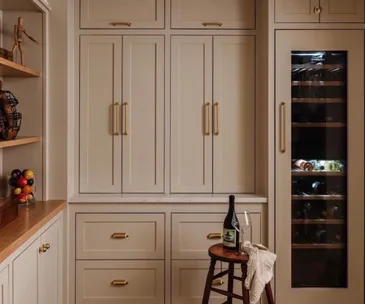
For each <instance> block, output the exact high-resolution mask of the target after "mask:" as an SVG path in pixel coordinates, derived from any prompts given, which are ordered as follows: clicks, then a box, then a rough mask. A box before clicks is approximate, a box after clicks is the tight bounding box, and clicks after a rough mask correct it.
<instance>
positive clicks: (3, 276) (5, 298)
mask: <svg viewBox="0 0 365 304" xmlns="http://www.w3.org/2000/svg"><path fill="white" fill-rule="evenodd" d="M9 287H10V286H9V267H8V266H6V268H5V269H3V270H2V271H1V272H0V304H10V296H9V295H10V293H9Z"/></svg>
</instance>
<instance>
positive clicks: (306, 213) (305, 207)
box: [303, 202, 313, 219]
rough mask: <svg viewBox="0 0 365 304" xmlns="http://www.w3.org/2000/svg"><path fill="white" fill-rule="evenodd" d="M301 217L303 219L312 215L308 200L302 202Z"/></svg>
mask: <svg viewBox="0 0 365 304" xmlns="http://www.w3.org/2000/svg"><path fill="white" fill-rule="evenodd" d="M303 218H304V219H311V218H313V216H312V204H311V203H309V202H306V203H304V205H303Z"/></svg>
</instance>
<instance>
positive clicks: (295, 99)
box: [292, 98, 345, 103]
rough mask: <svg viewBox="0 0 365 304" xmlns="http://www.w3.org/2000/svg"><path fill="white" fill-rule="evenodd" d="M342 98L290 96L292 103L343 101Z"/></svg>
mask: <svg viewBox="0 0 365 304" xmlns="http://www.w3.org/2000/svg"><path fill="white" fill-rule="evenodd" d="M344 102H345V99H343V98H292V103H344Z"/></svg>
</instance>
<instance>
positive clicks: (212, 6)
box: [171, 0, 255, 29]
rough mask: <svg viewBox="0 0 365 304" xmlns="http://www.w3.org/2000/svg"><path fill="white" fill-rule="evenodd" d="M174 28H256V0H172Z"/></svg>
mask: <svg viewBox="0 0 365 304" xmlns="http://www.w3.org/2000/svg"><path fill="white" fill-rule="evenodd" d="M171 27H172V28H234V29H254V28H255V1H254V0H231V1H230V2H229V4H228V3H226V2H224V1H212V0H172V3H171Z"/></svg>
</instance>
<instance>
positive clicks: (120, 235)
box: [111, 232, 129, 239]
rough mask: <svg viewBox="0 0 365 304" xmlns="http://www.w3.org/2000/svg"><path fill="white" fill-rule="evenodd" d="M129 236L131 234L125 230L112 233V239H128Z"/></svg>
mask: <svg viewBox="0 0 365 304" xmlns="http://www.w3.org/2000/svg"><path fill="white" fill-rule="evenodd" d="M127 237H129V235H128V233H125V232H115V233H113V234H112V235H111V238H112V239H126V238H127Z"/></svg>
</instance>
